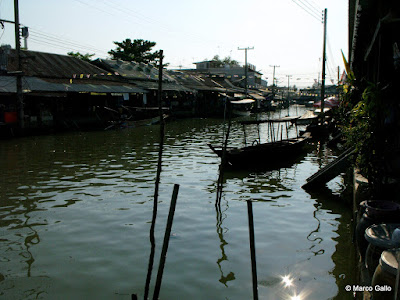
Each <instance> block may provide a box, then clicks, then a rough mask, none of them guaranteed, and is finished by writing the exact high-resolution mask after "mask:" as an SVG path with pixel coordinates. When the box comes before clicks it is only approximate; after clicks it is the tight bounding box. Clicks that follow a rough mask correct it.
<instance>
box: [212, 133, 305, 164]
mask: <svg viewBox="0 0 400 300" xmlns="http://www.w3.org/2000/svg"><path fill="white" fill-rule="evenodd" d="M308 138H309V137H308V136H307V135H303V136H300V137H298V138H291V139H284V140H280V141H277V142H270V143H262V144H255V145H251V146H246V147H243V148H227V149H226V154H225V155H226V163H227V166H229V167H232V168H252V167H270V168H272V169H274V168H277V167H282V166H285V165H287V164H289V165H290V163H291V162H292V161H293V159H296V158H297V157H298V156H299V155H300V154H301V153H302V152H303V151H302V150H303V147H304V145H305V143H306V141H307V139H308ZM208 146H209V147H210V148H211V150H212V151H213V152H214V153H215V154H217V155H218V156H219V157H220V158H221V159H222V155H223V149H222V148H215V147H213V146H212V145H211V144H208Z"/></svg>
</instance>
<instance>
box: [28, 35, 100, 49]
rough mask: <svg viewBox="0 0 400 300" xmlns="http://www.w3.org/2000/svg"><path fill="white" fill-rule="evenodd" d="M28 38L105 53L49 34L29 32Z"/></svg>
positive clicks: (90, 46)
mask: <svg viewBox="0 0 400 300" xmlns="http://www.w3.org/2000/svg"><path fill="white" fill-rule="evenodd" d="M30 37H35V38H36V39H41V40H44V41H48V42H52V43H56V44H62V45H66V46H73V47H78V48H82V49H86V50H90V51H95V52H102V53H106V52H105V51H104V50H101V49H99V48H95V47H94V46H92V45H85V44H82V43H80V42H74V41H71V40H66V39H63V38H60V37H57V36H51V35H49V34H45V33H42V32H39V31H37V30H30Z"/></svg>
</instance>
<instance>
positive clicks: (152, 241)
mask: <svg viewBox="0 0 400 300" xmlns="http://www.w3.org/2000/svg"><path fill="white" fill-rule="evenodd" d="M162 60H163V50H160V65H159V69H158V110H159V114H160V145H159V148H158V164H157V175H156V183H155V189H154V201H153V217H152V220H151V227H150V244H151V249H150V256H149V264H148V269H147V276H146V286H145V289H144V300H147V299H148V295H149V287H150V281H151V274H152V271H153V264H154V253H155V247H156V242H155V237H154V229H155V225H156V219H157V209H158V190H159V185H160V177H161V165H162V152H163V147H164V129H165V128H164V125H165V123H164V118H163V113H162V70H163V63H162Z"/></svg>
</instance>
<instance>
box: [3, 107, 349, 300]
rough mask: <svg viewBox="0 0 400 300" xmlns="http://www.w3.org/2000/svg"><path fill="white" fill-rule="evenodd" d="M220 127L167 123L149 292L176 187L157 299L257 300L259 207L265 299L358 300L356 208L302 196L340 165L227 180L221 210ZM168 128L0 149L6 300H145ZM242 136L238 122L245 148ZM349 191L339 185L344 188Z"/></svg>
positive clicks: (330, 197)
mask: <svg viewBox="0 0 400 300" xmlns="http://www.w3.org/2000/svg"><path fill="white" fill-rule="evenodd" d="M292 113H294V112H292ZM222 123H223V122H222V120H216V119H212V120H210V119H191V120H177V121H172V122H170V123H168V124H167V126H166V139H165V149H164V156H163V170H162V174H161V185H160V197H159V207H158V217H157V224H156V253H155V258H156V261H155V266H154V267H155V270H153V277H152V281H151V286H150V295H152V291H153V288H154V283H155V277H156V273H157V267H158V261H159V256H160V252H161V245H162V240H163V236H164V230H165V225H166V220H167V215H168V210H169V203H170V199H171V195H172V190H173V185H174V184H179V185H180V190H179V195H178V202H177V206H176V212H175V218H174V223H173V228H172V236H171V239H170V244H169V248H168V255H167V261H166V265H165V269H164V276H163V283H162V287H161V293H160V299H252V280H251V278H252V277H251V261H250V248H249V233H248V219H247V205H246V200H254V201H255V202H254V203H253V210H254V225H255V240H256V254H257V270H258V291H259V296H260V299H291V298H290V297H291V296H294V295H300V296H301V297H302V298H301V299H331V298H333V299H351V298H352V297H351V295H350V294H348V293H346V292H345V291H344V286H345V285H346V284H355V283H356V281H355V274H354V265H355V263H354V252H353V251H352V250H351V249H352V244H351V227H350V218H351V211H350V209H349V208H348V207H346V206H345V205H343V204H342V203H340V202H338V201H337V199H336V196H335V195H334V194H329V193H328V194H326V193H319V194H316V195H310V194H308V193H306V192H305V191H304V190H302V189H301V185H302V184H304V182H305V179H306V178H307V177H308V176H310V175H312V174H313V173H314V172H315V171H317V170H318V169H319V166H320V165H321V164H324V163H326V162H327V161H329V160H332V158H333V157H334V154H333V153H332V152H331V151H330V150H329V149H327V148H325V147H319V146H318V145H314V146H311V147H310V150H309V153H308V154H307V155H306V156H305V157H303V158H302V159H301V160H300V161H298V162H297V163H296V164H295V165H293V166H292V167H290V168H284V169H280V170H273V171H264V172H257V173H256V172H230V173H227V174H226V178H225V182H224V192H223V197H222V202H221V210H220V211H219V210H216V208H215V205H214V203H215V199H216V186H217V178H218V163H219V159H218V158H217V157H216V156H215V155H214V154H213V153H212V152H211V150H210V149H209V148H208V146H207V143H208V142H211V143H213V144H216V143H219V142H221V140H222V133H223V124H222ZM158 130H159V127H157V126H151V127H141V128H132V129H126V130H122V131H106V132H84V133H66V134H60V135H51V136H39V137H28V138H21V139H14V140H8V141H1V144H0V169H1V174H0V188H1V192H0V214H1V219H0V226H1V236H0V273H1V274H0V298H1V299H131V294H137V295H138V296H139V299H141V298H143V294H144V287H145V281H146V274H147V267H148V260H149V253H150V242H149V229H150V222H151V217H152V209H153V194H154V181H155V176H156V168H157V155H158V139H159V131H158ZM263 130H264V131H263ZM240 131H241V127H240V126H239V125H238V124H236V123H234V124H233V130H232V134H231V137H232V140H234V141H236V142H237V143H242V142H243V140H242V135H239V133H240ZM265 132H266V130H265V129H263V128H261V134H264V133H265ZM248 134H250V135H251V134H252V132H251V130H250V132H249V133H248ZM237 137H240V138H237ZM340 183H341V181H340V179H336V180H334V181H333V182H331V183H330V184H329V185H330V187H331V188H332V189H333V190H334V191H337V190H338V189H340V187H339V186H340ZM285 275H290V276H291V278H292V279H293V282H292V285H291V286H290V287H285V285H284V284H283V283H282V276H285Z"/></svg>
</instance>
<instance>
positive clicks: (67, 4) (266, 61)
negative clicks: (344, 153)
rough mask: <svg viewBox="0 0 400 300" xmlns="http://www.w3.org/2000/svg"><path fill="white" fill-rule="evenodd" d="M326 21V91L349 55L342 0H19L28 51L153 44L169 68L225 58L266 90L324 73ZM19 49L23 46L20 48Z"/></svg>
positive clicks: (0, 7)
mask: <svg viewBox="0 0 400 300" xmlns="http://www.w3.org/2000/svg"><path fill="white" fill-rule="evenodd" d="M13 4H14V0H0V19H5V20H14V6H13ZM325 8H327V9H328V14H327V68H326V70H327V72H326V76H327V84H331V80H335V83H336V82H337V74H338V70H337V69H338V66H340V70H341V72H342V70H343V62H342V57H341V52H340V50H341V49H342V50H343V52H344V53H345V55H346V56H347V51H348V46H347V45H348V29H347V25H348V1H347V0H329V1H328V0H247V1H239V0H229V1H228V0H202V1H198V0H196V1H192V0H169V1H165V0H164V1H161V0H147V1H143V0H142V1H136V0H34V1H33V0H19V10H20V23H21V24H23V25H24V26H27V27H29V31H30V36H29V38H28V48H29V50H35V51H43V52H50V53H59V54H66V53H67V52H69V51H75V52H76V51H79V52H81V53H95V54H96V55H95V57H100V58H107V56H108V54H107V52H108V51H109V50H111V49H114V48H115V45H114V44H113V41H122V40H124V39H126V38H131V39H144V40H149V41H154V42H156V43H157V44H156V46H155V47H154V49H153V50H158V49H163V50H164V55H165V61H166V62H168V63H170V68H194V65H193V64H192V63H193V62H198V61H202V60H204V59H211V58H212V57H213V56H214V55H219V56H220V57H221V58H224V57H227V56H230V57H231V58H232V59H235V60H237V61H239V62H240V63H242V64H244V61H245V53H244V51H242V50H238V48H246V47H254V50H249V51H248V62H249V63H251V64H253V65H255V66H256V68H257V70H259V71H261V72H262V73H263V78H264V79H267V80H268V82H269V84H270V83H272V72H273V68H272V67H271V66H272V65H277V66H279V67H277V68H276V75H275V77H277V78H278V85H281V86H286V85H287V80H288V77H287V76H286V75H291V76H292V77H290V85H291V86H293V85H296V86H298V87H305V86H309V85H311V84H312V83H313V82H314V80H316V79H317V78H318V76H319V78H321V70H322V60H321V59H322V46H323V24H322V22H321V21H322V11H323V9H325ZM0 37H1V38H0V44H11V45H12V47H14V45H15V42H14V26H13V25H12V24H5V28H4V29H2V28H1V27H0ZM22 45H23V43H22Z"/></svg>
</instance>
